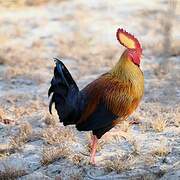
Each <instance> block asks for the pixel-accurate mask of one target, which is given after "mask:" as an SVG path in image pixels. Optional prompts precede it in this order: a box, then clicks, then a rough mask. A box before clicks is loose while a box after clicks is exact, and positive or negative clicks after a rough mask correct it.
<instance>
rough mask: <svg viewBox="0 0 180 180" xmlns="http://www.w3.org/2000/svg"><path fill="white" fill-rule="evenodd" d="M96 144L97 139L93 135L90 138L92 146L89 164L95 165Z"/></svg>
mask: <svg viewBox="0 0 180 180" xmlns="http://www.w3.org/2000/svg"><path fill="white" fill-rule="evenodd" d="M97 143H98V138H97V137H96V136H95V135H93V136H92V143H91V144H92V146H91V158H90V162H91V163H92V164H95V155H96V149H97Z"/></svg>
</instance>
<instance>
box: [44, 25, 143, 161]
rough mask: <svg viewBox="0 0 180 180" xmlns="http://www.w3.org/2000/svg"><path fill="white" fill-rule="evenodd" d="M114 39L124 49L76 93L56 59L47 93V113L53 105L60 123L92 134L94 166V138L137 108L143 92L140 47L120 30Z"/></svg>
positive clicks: (76, 89)
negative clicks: (101, 73) (97, 76)
mask: <svg viewBox="0 0 180 180" xmlns="http://www.w3.org/2000/svg"><path fill="white" fill-rule="evenodd" d="M116 36H117V40H118V41H119V42H120V44H121V45H123V46H124V47H125V48H126V49H125V51H124V52H123V54H122V55H121V57H120V59H119V61H118V62H117V64H116V65H115V66H114V67H113V68H112V69H111V70H110V71H109V72H107V73H105V74H103V75H101V76H100V77H99V78H97V79H96V80H94V81H93V82H91V83H90V84H88V85H87V86H86V87H85V88H83V89H82V90H79V88H78V86H77V84H76V83H75V81H74V80H73V78H72V76H71V74H70V73H69V71H68V69H67V68H66V67H65V65H64V64H63V63H62V62H61V61H60V60H58V59H56V66H55V68H54V77H53V79H52V81H51V86H50V88H49V91H48V96H50V95H51V93H53V95H52V96H51V100H50V103H49V111H50V113H51V109H52V104H53V103H55V108H56V110H57V113H58V116H59V119H60V122H62V123H63V125H64V126H66V125H70V124H74V125H75V126H76V128H77V130H79V131H92V142H91V157H90V162H91V163H92V164H95V154H96V147H97V143H98V139H100V138H101V137H102V136H103V135H104V134H105V133H106V132H108V131H109V130H110V129H112V128H113V127H114V126H115V125H116V124H117V123H119V122H121V121H123V120H125V119H127V117H128V116H129V115H130V114H131V113H132V112H133V111H134V110H135V109H136V108H137V106H138V104H139V102H140V100H141V98H142V96H143V93H144V77H143V72H142V71H141V69H140V59H141V55H142V48H141V45H140V43H139V41H138V40H137V39H136V38H135V37H134V36H133V35H131V34H130V33H128V32H126V31H125V30H123V29H120V28H119V29H118V30H117V33H116Z"/></svg>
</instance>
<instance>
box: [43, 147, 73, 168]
mask: <svg viewBox="0 0 180 180" xmlns="http://www.w3.org/2000/svg"><path fill="white" fill-rule="evenodd" d="M69 154H70V150H69V148H68V147H67V145H65V144H62V145H61V146H59V147H44V148H43V151H42V159H41V164H42V165H48V164H51V163H53V162H54V161H57V160H58V159H60V158H66V157H67V156H68V155H69Z"/></svg>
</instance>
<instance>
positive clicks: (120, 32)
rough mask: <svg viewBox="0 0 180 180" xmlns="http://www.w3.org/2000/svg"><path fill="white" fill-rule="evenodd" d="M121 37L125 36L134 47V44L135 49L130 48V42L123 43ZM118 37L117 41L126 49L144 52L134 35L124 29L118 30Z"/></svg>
mask: <svg viewBox="0 0 180 180" xmlns="http://www.w3.org/2000/svg"><path fill="white" fill-rule="evenodd" d="M121 35H124V37H126V38H127V40H130V43H131V45H132V43H134V47H128V45H129V43H128V42H127V43H126V42H125V41H124V42H123V40H124V39H121ZM116 37H117V40H118V41H119V42H120V44H122V45H123V46H125V47H126V48H128V49H138V50H140V51H141V52H142V48H141V45H140V43H139V41H138V40H137V38H135V37H134V36H133V35H132V34H130V33H128V32H126V31H125V30H124V29H122V28H119V29H118V30H117V33H116Z"/></svg>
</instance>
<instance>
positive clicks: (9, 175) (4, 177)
mask: <svg viewBox="0 0 180 180" xmlns="http://www.w3.org/2000/svg"><path fill="white" fill-rule="evenodd" d="M3 167H4V170H3V171H1V170H0V179H1V180H12V179H17V178H20V177H22V176H24V175H26V174H27V172H26V170H24V169H23V168H22V169H16V168H15V167H12V166H9V165H7V164H3Z"/></svg>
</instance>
